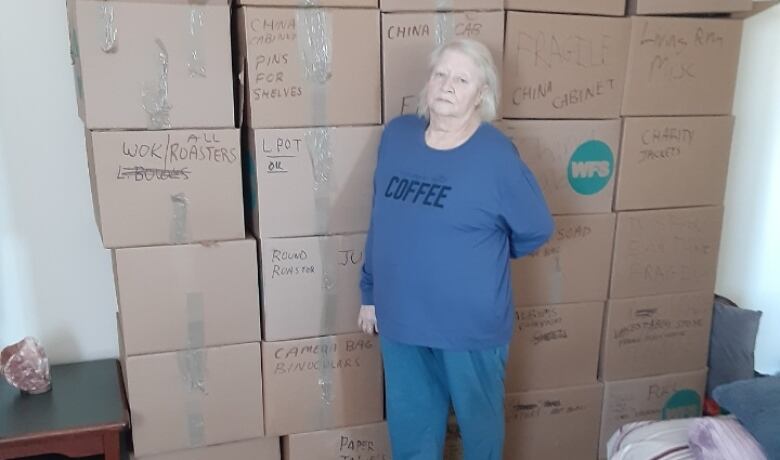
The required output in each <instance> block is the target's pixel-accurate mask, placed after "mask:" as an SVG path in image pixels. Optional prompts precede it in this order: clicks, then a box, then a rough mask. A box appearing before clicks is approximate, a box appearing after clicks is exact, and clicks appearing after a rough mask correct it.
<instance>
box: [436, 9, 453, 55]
mask: <svg viewBox="0 0 780 460" xmlns="http://www.w3.org/2000/svg"><path fill="white" fill-rule="evenodd" d="M440 3H447V2H438V1H437V5H438V4H440ZM454 36H455V18H454V16H453V13H452V12H449V11H448V12H439V13H436V25H435V28H434V31H433V40H434V43H435V44H436V46H440V45H442V44H444V43H447V42H448V41H450V40H452V37H454Z"/></svg>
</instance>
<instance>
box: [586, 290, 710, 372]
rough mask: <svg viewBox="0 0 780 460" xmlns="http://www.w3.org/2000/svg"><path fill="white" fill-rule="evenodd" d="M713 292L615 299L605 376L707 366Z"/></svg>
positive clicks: (607, 332)
mask: <svg viewBox="0 0 780 460" xmlns="http://www.w3.org/2000/svg"><path fill="white" fill-rule="evenodd" d="M711 322H712V291H701V292H693V293H685V294H673V295H663V296H654V297H641V298H635V299H625V300H610V301H609V303H608V304H607V313H606V321H605V323H604V341H603V346H602V347H601V361H600V364H599V367H600V372H599V375H600V376H601V378H602V379H603V380H605V381H615V380H624V379H632V378H638V377H646V376H650V375H661V374H673V373H676V372H686V371H690V370H696V369H701V368H703V367H706V366H707V352H708V350H709V345H710V323H711Z"/></svg>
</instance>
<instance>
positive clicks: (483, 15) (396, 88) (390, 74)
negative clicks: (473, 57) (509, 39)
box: [382, 0, 504, 122]
mask: <svg viewBox="0 0 780 460" xmlns="http://www.w3.org/2000/svg"><path fill="white" fill-rule="evenodd" d="M422 3H423V2H419V1H417V0H415V4H422ZM457 38H472V39H475V40H479V41H480V42H482V43H483V44H484V45H485V46H487V47H488V49H489V50H490V52H491V54H492V55H493V60H494V61H495V64H496V66H497V67H498V68H499V72H500V68H501V61H502V56H503V49H504V48H503V46H504V12H503V11H489V12H486V11H481V12H478V11H461V12H451V13H434V12H426V13H382V78H383V82H384V96H383V97H384V120H385V122H388V121H390V120H391V119H393V118H395V117H397V116H398V115H403V114H409V113H417V103H418V100H419V97H418V96H419V94H420V91H422V89H423V87H424V86H425V84H426V83H427V82H428V79H429V77H430V67H429V64H430V63H429V59H430V55H431V53H432V52H433V51H434V49H436V46H437V45H438V44H439V43H440V42H444V41H450V40H452V39H457ZM499 75H500V73H499Z"/></svg>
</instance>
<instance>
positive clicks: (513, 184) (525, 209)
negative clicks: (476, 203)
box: [499, 145, 555, 259]
mask: <svg viewBox="0 0 780 460" xmlns="http://www.w3.org/2000/svg"><path fill="white" fill-rule="evenodd" d="M512 153H513V155H512V158H511V159H510V160H509V161H508V163H509V164H508V165H507V167H506V168H502V172H501V178H502V179H503V180H502V181H500V184H501V187H500V190H499V193H500V194H501V196H500V199H499V202H500V211H499V213H500V218H501V220H502V223H503V225H504V226H505V228H506V231H507V234H508V236H509V250H510V253H509V255H510V257H511V258H513V259H514V258H518V257H523V256H525V255H528V254H530V253H532V252H533V251H535V250H536V249H538V248H539V247H541V246H542V245H543V244H544V243H545V242H547V240H548V239H549V238H550V236H551V235H552V232H553V229H554V226H555V225H554V222H553V219H552V216H551V215H550V210H549V209H548V207H547V202H546V201H545V199H544V195H543V194H542V191H541V189H540V188H539V184H538V182H537V181H536V178H535V177H534V175H533V173H532V172H531V170H530V169H528V167H527V166H526V165H525V163H523V160H522V159H521V158H520V155H519V154H518V153H517V150H516V149H515V148H514V145H513V146H512Z"/></svg>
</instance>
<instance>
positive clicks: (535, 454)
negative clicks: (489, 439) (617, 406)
mask: <svg viewBox="0 0 780 460" xmlns="http://www.w3.org/2000/svg"><path fill="white" fill-rule="evenodd" d="M602 392H603V386H602V385H601V384H593V385H587V386H580V387H569V388H558V389H552V390H539V391H530V392H525V393H514V394H508V395H506V400H505V411H506V414H505V415H506V442H505V444H504V458H505V459H506V460H539V459H575V458H578V459H579V458H583V459H584V458H595V457H596V452H597V451H598V442H599V421H600V418H601V403H602Z"/></svg>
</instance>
